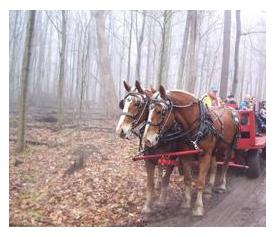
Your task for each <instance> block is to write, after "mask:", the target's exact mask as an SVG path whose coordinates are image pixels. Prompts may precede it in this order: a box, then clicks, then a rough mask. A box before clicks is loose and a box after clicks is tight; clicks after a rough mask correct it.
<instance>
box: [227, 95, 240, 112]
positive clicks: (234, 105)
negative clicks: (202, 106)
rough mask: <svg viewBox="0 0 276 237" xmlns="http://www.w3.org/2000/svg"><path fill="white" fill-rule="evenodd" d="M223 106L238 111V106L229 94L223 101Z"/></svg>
mask: <svg viewBox="0 0 276 237" xmlns="http://www.w3.org/2000/svg"><path fill="white" fill-rule="evenodd" d="M225 104H226V105H227V106H229V107H232V108H234V109H238V104H237V102H236V100H235V98H234V95H233V94H230V95H228V96H227V98H226V100H225Z"/></svg>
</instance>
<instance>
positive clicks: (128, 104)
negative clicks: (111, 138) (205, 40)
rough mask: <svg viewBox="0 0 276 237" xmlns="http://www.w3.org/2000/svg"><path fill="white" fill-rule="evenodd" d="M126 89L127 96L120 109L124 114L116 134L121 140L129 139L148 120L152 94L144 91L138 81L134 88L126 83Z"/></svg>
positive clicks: (121, 102) (120, 104)
mask: <svg viewBox="0 0 276 237" xmlns="http://www.w3.org/2000/svg"><path fill="white" fill-rule="evenodd" d="M124 87H125V89H126V91H127V94H126V96H125V97H124V99H122V100H121V101H120V103H119V107H120V108H121V109H122V110H123V112H122V113H121V116H120V119H119V122H118V125H117V128H116V133H117V134H119V135H120V137H121V138H127V139H129V138H130V137H131V135H132V134H133V129H135V128H137V127H139V126H140V125H142V123H144V122H145V120H146V118H147V115H148V97H149V96H150V95H151V94H152V92H151V91H149V90H143V89H142V87H141V85H140V83H139V82H138V81H136V83H135V86H134V87H131V86H130V85H128V83H127V82H125V81H124Z"/></svg>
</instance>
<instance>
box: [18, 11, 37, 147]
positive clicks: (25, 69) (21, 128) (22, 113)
mask: <svg viewBox="0 0 276 237" xmlns="http://www.w3.org/2000/svg"><path fill="white" fill-rule="evenodd" d="M27 14H28V24H27V29H26V38H25V46H24V48H25V49H24V57H23V61H22V72H21V94H20V100H19V103H20V105H19V120H18V123H19V124H18V143H17V150H18V151H19V152H21V151H23V150H24V147H25V126H26V101H27V92H28V81H29V70H30V59H31V55H32V42H33V36H34V23H35V15H36V11H30V12H28V13H27Z"/></svg>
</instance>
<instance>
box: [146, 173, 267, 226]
mask: <svg viewBox="0 0 276 237" xmlns="http://www.w3.org/2000/svg"><path fill="white" fill-rule="evenodd" d="M205 203H206V214H205V216H204V218H202V219H193V218H192V217H191V213H186V214H182V213H179V214H177V215H176V216H174V217H171V218H167V219H166V220H162V221H157V222H153V223H150V224H149V226H212V227H217V226H266V175H265V170H264V171H263V172H262V174H261V176H260V177H259V178H257V179H248V178H247V177H246V176H244V175H236V174H235V173H233V172H231V173H230V178H229V190H228V192H227V193H225V194H213V196H212V197H210V198H208V199H205Z"/></svg>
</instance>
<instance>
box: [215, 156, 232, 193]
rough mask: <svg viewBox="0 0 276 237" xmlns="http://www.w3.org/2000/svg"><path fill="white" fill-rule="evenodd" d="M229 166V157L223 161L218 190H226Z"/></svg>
mask: <svg viewBox="0 0 276 237" xmlns="http://www.w3.org/2000/svg"><path fill="white" fill-rule="evenodd" d="M228 167H229V158H228V159H226V160H225V161H224V162H223V165H222V169H221V175H220V179H219V186H218V187H217V188H216V190H217V191H218V192H226V176H227V171H228Z"/></svg>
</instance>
